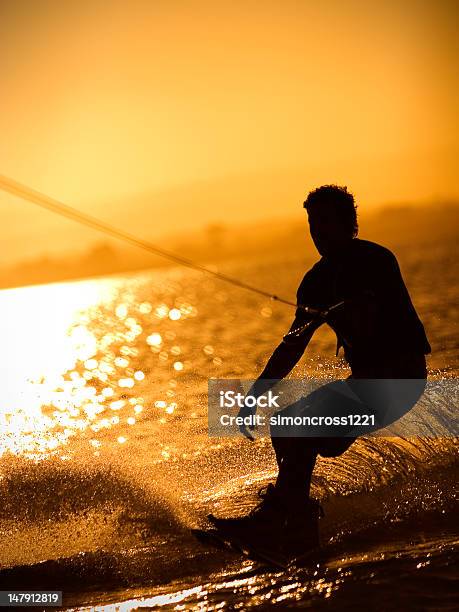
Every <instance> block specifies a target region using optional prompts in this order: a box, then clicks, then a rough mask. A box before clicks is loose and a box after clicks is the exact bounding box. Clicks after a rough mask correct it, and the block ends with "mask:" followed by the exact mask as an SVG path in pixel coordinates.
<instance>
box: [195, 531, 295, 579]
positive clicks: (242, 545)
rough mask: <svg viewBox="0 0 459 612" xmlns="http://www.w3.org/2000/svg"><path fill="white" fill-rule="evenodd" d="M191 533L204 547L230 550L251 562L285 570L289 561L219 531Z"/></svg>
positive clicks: (277, 553)
mask: <svg viewBox="0 0 459 612" xmlns="http://www.w3.org/2000/svg"><path fill="white" fill-rule="evenodd" d="M191 533H192V534H193V535H194V537H195V538H196V539H197V540H198V541H199V542H201V543H202V544H204V545H206V546H213V547H214V548H218V549H220V550H222V549H226V550H232V551H235V552H237V553H240V554H242V555H245V556H246V557H248V558H249V559H252V560H253V561H258V562H259V563H263V564H265V565H269V566H270V567H275V568H277V569H282V570H285V569H287V567H288V566H289V564H290V561H291V560H290V559H289V558H288V557H286V556H285V555H283V554H282V553H281V552H278V551H273V550H269V549H267V548H263V547H261V546H258V545H255V544H253V543H251V542H248V541H245V540H244V539H243V538H241V537H236V536H235V535H233V534H228V533H225V532H224V531H221V530H219V529H215V528H210V529H192V530H191Z"/></svg>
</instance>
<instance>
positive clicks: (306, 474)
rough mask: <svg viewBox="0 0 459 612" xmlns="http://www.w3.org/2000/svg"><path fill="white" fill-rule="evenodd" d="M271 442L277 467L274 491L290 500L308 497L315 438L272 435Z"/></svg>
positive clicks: (315, 457) (314, 457)
mask: <svg viewBox="0 0 459 612" xmlns="http://www.w3.org/2000/svg"><path fill="white" fill-rule="evenodd" d="M271 442H272V445H273V447H274V452H275V453H276V460H277V465H278V468H279V473H278V475H277V480H276V485H275V488H276V492H277V493H278V494H279V495H280V496H282V497H283V498H284V499H289V500H292V502H294V501H295V499H297V500H305V499H308V498H309V490H310V487H311V477H312V472H313V470H314V466H315V463H316V459H317V454H318V453H317V447H316V444H315V439H314V438H284V437H276V436H274V437H272V438H271Z"/></svg>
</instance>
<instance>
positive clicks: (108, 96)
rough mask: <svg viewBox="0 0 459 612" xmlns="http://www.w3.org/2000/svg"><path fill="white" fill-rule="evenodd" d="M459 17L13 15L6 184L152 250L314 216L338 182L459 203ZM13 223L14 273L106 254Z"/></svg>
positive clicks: (258, 7)
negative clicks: (221, 226)
mask: <svg viewBox="0 0 459 612" xmlns="http://www.w3.org/2000/svg"><path fill="white" fill-rule="evenodd" d="M457 7H458V4H457V2H446V1H445V0H439V1H437V2H432V1H430V0H429V1H427V0H426V1H422V0H404V1H403V2H400V1H393V0H384V1H376V2H372V1H371V0H368V1H356V0H347V1H345V2H343V1H342V0H323V1H321V2H312V1H311V2H308V1H303V2H301V1H293V0H283V1H276V2H273V1H270V0H259V1H256V2H255V1H250V0H249V1H238V0H232V1H228V2H227V1H213V2H193V1H191V0H190V1H178V0H177V1H176V0H164V1H163V0H157V1H154V0H148V1H147V0H145V1H140V0H130V1H129V2H128V1H124V2H114V1H111V0H103V1H97V0H90V1H85V0H67V1H65V2H62V1H58V0H54V1H44V0H0V133H1V138H0V174H4V175H6V176H10V177H12V178H14V179H15V180H18V181H21V182H24V183H26V184H28V185H29V186H31V187H33V188H35V189H38V190H41V191H43V192H45V193H47V194H48V195H51V196H54V197H56V198H59V199H61V200H63V201H65V202H67V203H68V204H71V205H74V206H77V207H79V208H81V209H82V210H84V211H86V212H91V213H92V214H95V215H98V216H100V217H103V218H104V219H105V220H107V221H109V222H112V223H118V224H123V226H124V227H125V228H126V229H129V230H131V231H133V232H135V233H139V234H141V235H144V236H146V237H148V236H150V235H155V234H157V235H158V234H160V233H162V232H170V231H175V230H180V231H182V230H186V229H187V228H190V229H194V228H195V227H196V226H197V225H199V224H205V223H207V222H209V221H213V220H226V221H228V222H236V221H240V220H244V219H245V218H247V220H252V219H254V218H256V217H257V216H258V217H261V216H274V215H276V214H286V215H287V214H290V215H293V214H297V212H298V209H299V206H300V203H301V199H302V197H303V196H304V195H305V194H306V193H307V191H308V190H309V189H310V188H312V187H314V186H315V185H317V184H318V183H323V182H341V183H345V184H348V185H349V186H350V188H351V189H352V190H353V191H354V192H355V193H356V195H357V196H358V198H359V201H360V202H361V206H362V207H363V206H364V205H365V204H368V205H369V206H371V205H373V204H377V203H391V202H400V201H410V202H415V201H434V200H436V199H437V200H438V199H441V198H443V199H445V198H458V197H459V181H457V171H458V164H457V151H458V145H457V134H458V119H457V108H458V107H459V96H458V90H459V88H458V76H457V75H458V74H459V66H458V57H459V53H458V51H459V49H458V42H457V17H458V10H457ZM229 186H230V188H229ZM231 189H233V191H231ZM228 193H231V194H233V193H234V197H235V198H238V203H239V206H237V205H235V206H234V207H233V206H231V201H230V200H229V199H228V198H229V196H228ZM273 193H275V194H276V198H277V200H274V199H273V198H271V199H269V197H266V198H265V196H267V195H269V194H273ZM190 194H192V195H193V197H195V198H196V199H199V201H200V202H201V203H200V204H199V205H197V208H196V210H193V200H192V198H191V196H190ZM220 194H221V195H222V202H224V205H223V206H221V205H219V202H218V200H219V198H220ZM245 195H247V198H248V199H247V202H246V201H245V200H243V199H244V197H245ZM225 197H226V200H225ZM202 202H205V204H203V203H202ZM0 210H1V216H2V218H3V223H2V229H1V230H0V231H1V233H0V237H1V239H2V243H3V245H4V251H6V255H5V256H4V261H6V260H11V259H16V258H19V259H20V258H22V257H23V256H29V255H33V254H35V253H36V252H39V251H42V250H49V251H53V250H54V251H56V250H59V249H61V248H63V247H69V246H75V245H78V244H80V243H84V242H85V241H89V240H94V239H95V238H96V237H95V236H94V234H93V233H92V232H90V231H89V230H85V229H82V230H81V231H80V230H79V229H75V228H73V227H70V226H69V224H68V222H65V221H60V220H59V219H55V218H54V217H52V215H51V214H50V213H47V212H42V211H37V210H35V209H34V208H33V207H32V205H30V204H25V203H22V202H19V201H18V200H16V199H15V198H12V197H11V196H6V195H0Z"/></svg>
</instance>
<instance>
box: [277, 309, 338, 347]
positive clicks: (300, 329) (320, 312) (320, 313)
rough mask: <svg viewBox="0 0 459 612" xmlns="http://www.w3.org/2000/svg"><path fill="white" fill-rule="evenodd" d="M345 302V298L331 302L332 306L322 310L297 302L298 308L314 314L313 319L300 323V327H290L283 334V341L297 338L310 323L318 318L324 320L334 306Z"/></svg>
mask: <svg viewBox="0 0 459 612" xmlns="http://www.w3.org/2000/svg"><path fill="white" fill-rule="evenodd" d="M345 303H346V300H341V302H338V303H337V304H333V305H332V306H330V307H329V308H326V309H324V310H320V309H318V308H312V307H310V306H306V305H304V304H298V308H300V309H301V310H304V311H305V312H307V313H308V314H314V315H315V316H314V318H313V319H311V321H308V322H307V323H305V324H304V325H301V326H300V327H296V328H295V329H292V330H291V331H289V332H287V333H286V334H285V336H284V337H283V341H284V342H286V343H288V342H289V339H290V338H299V337H300V336H301V335H302V334H303V333H305V332H306V331H307V330H308V329H309V328H310V327H311V326H312V325H314V324H316V323H317V322H318V320H319V319H323V321H326V319H327V316H328V315H329V314H330V312H332V311H333V310H335V309H336V308H339V307H340V306H343V305H344V304H345Z"/></svg>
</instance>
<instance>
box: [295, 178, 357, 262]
mask: <svg viewBox="0 0 459 612" xmlns="http://www.w3.org/2000/svg"><path fill="white" fill-rule="evenodd" d="M303 206H304V208H305V209H306V211H307V213H308V220H309V229H310V232H311V238H312V240H313V242H314V244H315V246H316V249H317V250H318V251H319V253H320V254H321V255H327V254H329V253H331V252H333V251H335V250H337V249H339V247H340V246H341V245H342V244H344V243H345V242H347V241H348V240H350V239H351V238H355V236H357V233H358V225H357V207H356V205H355V201H354V196H353V195H352V193H350V192H349V191H348V190H347V188H346V187H339V186H338V185H323V186H322V187H318V188H317V189H314V191H311V193H310V194H309V195H308V197H307V198H306V201H305V202H304V205H303Z"/></svg>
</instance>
